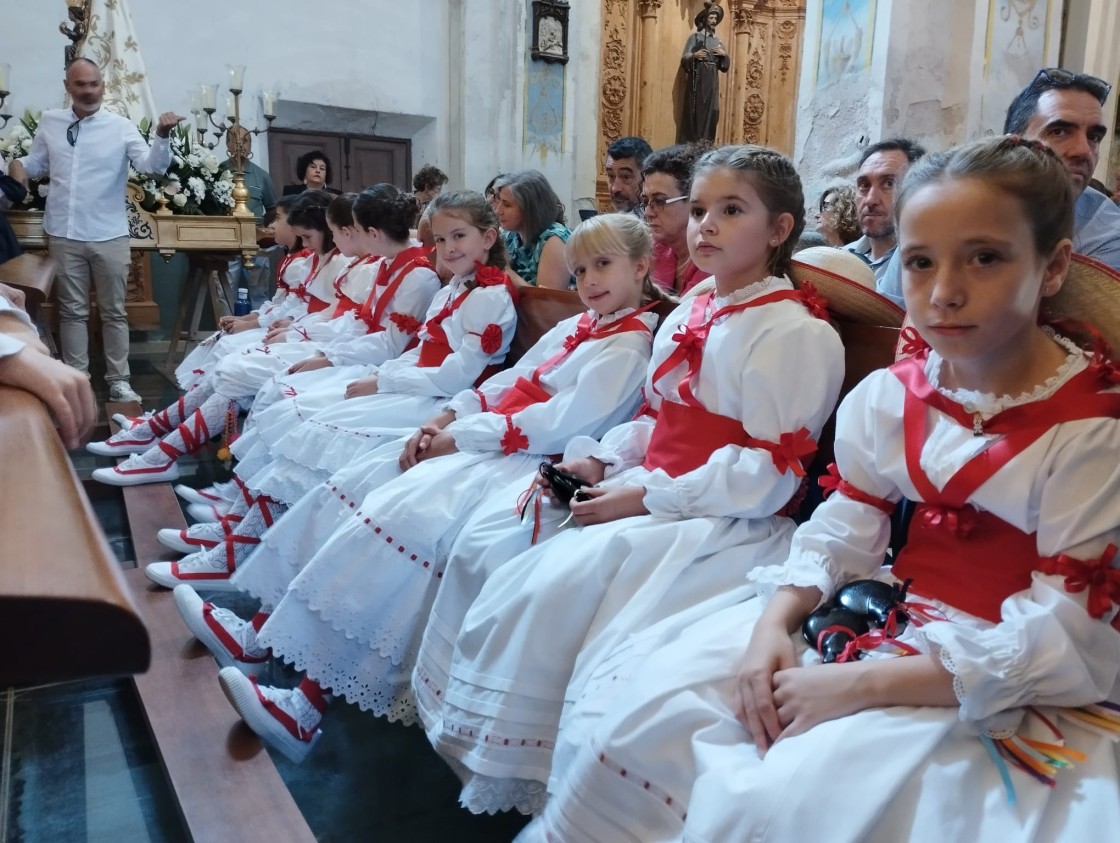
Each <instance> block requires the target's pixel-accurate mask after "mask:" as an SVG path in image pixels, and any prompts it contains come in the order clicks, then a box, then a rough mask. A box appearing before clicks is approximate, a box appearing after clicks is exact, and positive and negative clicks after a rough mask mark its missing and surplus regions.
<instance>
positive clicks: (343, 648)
mask: <svg viewBox="0 0 1120 843" xmlns="http://www.w3.org/2000/svg"><path fill="white" fill-rule="evenodd" d="M656 322H657V317H656V316H655V315H653V314H650V313H635V312H633V311H629V312H627V313H624V314H616V315H612V316H610V317H607V318H605V319H601V320H600V319H597V318H596V317H594V316H593V315H592V314H590V313H587V314H584V315H582V316H578V317H572V318H571V319H568V320H566V321H564V322H562V323H560V324H559V325H557V326H556V327H554V328H553V329H552V330H551V331H549V332H548V333H547V334H545V336H544V337H542V338H541V340H540V341H539V342H538V343H536V345H534V346H533V348H532V349H530V350H529V351H528V352H527V353H526V355H525V357H524V358H523V359H522V360H521V361H520V362H519V364H518V365H517V366H515V367H513V368H511V369H508V370H505V371H503V372H500V373H498V374H496V375H494V376H493V377H491V378H490V379H488V380H487V381H486V382H485V383H483V384H482V385H481V386H480V387H479V388H478V389H476V390H466V391H464V392H461V393H460V394H459V395H458V396H456V397H455V398H454V399H452V401H451V402H449V404H448V407H449V408H450V409H453V410H454V411H455V412H456V415H457V417H456V420H455V421H454V422H452V423H451V424H450V425H449V426H448V427H447V432H448V433H450V434H453V435H454V437H455V442H456V446H457V447H458V449H459V451H458V453H453V454H449V455H446V456H441V457H438V458H435V459H431V460H427V461H424V462H421V463H420V464H419V465H418V466H416V467H414V468H412V469H410V470H409V471H408V472H406V473H405V474H403V475H401V474H400V470H399V468H398V465H397V458H398V457H399V455H400V449H401V447H402V443H400V442H399V441H398V442H396V443H394V444H395V446H396V447H395V448H386V449H384V450H386V451H388V453H381V452H374V454H373V455H372V458H367V459H365V460H362V462H363V463H364V464H365V472H364V473H365V474H366V476H367V477H369V478H373V480H372V482H373V483H374V484H375V488H374V490H373V491H371V492H370V494H369V495H368V496H366V497H365V499H364V500H363V499H361V498H359V499H358V500H357V503H358V505H357V506H356V507H355V508H350V507H348V506H346V505H345V503H344V502H342V501H338V505H337V506H335V505H333V504H332V505H330V506H328V508H327V511H326V512H323V511H319V512H318V513H316V515H315V518H316V520H317V521H320V522H321V521H323V519H324V518H326V517H327V516H331V515H332V514H333V516H334V517H333V520H334V521H335V522H336V529H335V530H334V533H333V535H331V536H330V538H329V539H327V540H326V541H325V542H322V543H321V544H320V545H319V548H318V553H317V554H316V555H315V556H314V558H311V559H310V561H309V562H308V564H307V566H306V567H305V568H304V569H303V572H302V574H300V575H299V577H298V578H296V579H295V581H294V582H292V584H291V588H290V589H288V591H287V594H286V596H285V597H284V599H283V600H282V601H280V602H279V605H278V606H277V608H276V609H275V611H274V612H273V614H272V616H271V617H270V618H269V620H268V622H267V623H266V624H265V625H264V627H263V628H262V629H261V630H260V637H259V641H260V642H261V643H262V646H268V647H271V648H272V651H273V653H274V654H275V655H277V656H279V657H281V658H283V659H285V660H286V661H290V662H292V663H294V664H295V666H296V667H297V668H299V669H301V670H304V671H306V672H307V675H308V676H309V677H311V678H312V679H314V680H315V681H317V682H318V683H320V684H321V685H322V686H323V687H327V688H331V689H332V690H333V691H334V692H335V693H336V694H341V695H343V696H344V697H346V699H348V700H349V701H351V702H354V703H356V704H357V705H359V706H361V707H362V708H363V709H367V710H370V711H372V712H373V713H375V714H377V715H381V716H387V717H389V718H390V719H392V720H402V721H404V722H406V723H411V722H414V721H415V720H416V709H415V704H414V702H413V698H412V693H411V687H410V686H411V683H410V676H411V673H412V667H413V661H414V659H415V654H416V651H417V649H418V648H419V644H420V636H421V633H422V632H423V629H424V622H425V620H426V618H427V615H428V610H429V609H430V607H431V604H432V600H433V599H434V598H435V594H436V591H437V589H438V588H439V585H440V582H441V580H442V579H443V577H444V567H445V564H446V561H447V552H448V549H449V548H450V546H451V543H452V542H453V541H454V539H455V536H456V535H457V534H458V532H459V530H460V529H461V528H462V525H463V523H464V522H465V521H466V520H467V518H468V516H469V515H470V512H471V511H472V507H473V505H474V504H475V503H476V502H477V501H478V500H480V499H482V498H485V497H486V496H487V495H488V494H489V492H490V491H491V490H493V489H495V488H501V487H503V486H505V485H506V484H508V483H510V482H512V481H514V480H518V479H521V478H524V477H525V476H526V474H529V473H531V472H533V471H535V470H536V469H537V467H538V466H539V465H540V463H541V461H542V460H547V459H548V457H547V455H548V454H550V453H557V452H559V451H562V450H563V448H564V445H565V444H566V443H567V441H568V440H569V439H571V438H572V437H573V436H577V435H585V436H599V435H602V434H603V433H605V432H606V431H607V430H609V429H610V428H611V427H612V426H614V425H616V424H619V423H621V422H623V421H625V420H626V419H628V418H631V417H632V416H633V414H634V411H635V410H636V409H637V406H638V402H639V397H640V388H641V385H642V381H643V379H644V376H645V370H646V364H647V363H648V361H649V357H650V349H651V339H652V329H653V327H654V326H655V325H656ZM329 500H330V501H337V500H338V498H337V497H336V496H335V495H334V494H332V495H331V497H330V499H329ZM297 509H298V507H297ZM293 512H294V510H293ZM290 514H291V513H289V516H290ZM289 516H285V519H287V518H288V517H289ZM285 519H282V522H283V521H284V520H285ZM278 529H279V525H278ZM294 573H295V571H294V569H293V567H292V566H291V565H281V566H277V565H276V564H275V560H274V559H272V558H271V557H270V556H269V555H268V552H267V547H266V549H265V550H264V551H262V552H260V553H257V554H255V555H254V556H252V557H250V559H249V560H247V561H246V562H245V563H243V564H242V565H241V566H240V567H239V568H238V570H237V572H236V573H235V574H234V579H233V581H234V583H235V584H237V585H239V586H243V587H246V588H247V589H248V590H249V591H252V592H254V593H258V594H262V595H263V594H270V595H271V594H275V593H276V590H277V589H276V586H277V585H278V583H277V582H276V580H277V578H278V577H283V576H288V577H291V576H292V575H293V574H294Z"/></svg>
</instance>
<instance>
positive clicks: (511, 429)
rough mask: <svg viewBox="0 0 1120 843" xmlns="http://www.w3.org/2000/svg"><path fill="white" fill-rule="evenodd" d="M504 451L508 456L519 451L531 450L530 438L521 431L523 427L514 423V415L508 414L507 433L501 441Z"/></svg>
mask: <svg viewBox="0 0 1120 843" xmlns="http://www.w3.org/2000/svg"><path fill="white" fill-rule="evenodd" d="M500 444H501V446H502V453H503V454H505V455H506V456H507V457H508V456H509V455H510V454H516V453H517V452H518V451H527V450H529V438H528V437H527V436H526V435H525V434H524V433H522V432H521V428H520V427H518V426H517V425H515V424H514V423H513V416H510V415H507V416H506V435H505V436H503V437H502V441H501V443H500Z"/></svg>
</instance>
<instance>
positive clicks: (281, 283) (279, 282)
mask: <svg viewBox="0 0 1120 843" xmlns="http://www.w3.org/2000/svg"><path fill="white" fill-rule="evenodd" d="M310 254H311V250H310V249H300V250H299V251H298V252H293V253H292V254H290V255H285V256H284V260H282V261H280V269H279V271H278V272H277V273H276V286H277V287H281V288H283V289H284V290H291V289H292V285H291V284H289V283H288V282H287V281H285V280H284V272H285V271H286V270H287V269H288V267H289V266H291V263H292V261H294V260H295V259H296V258H306V257H307V256H308V255H310Z"/></svg>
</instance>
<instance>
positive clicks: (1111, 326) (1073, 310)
mask: <svg viewBox="0 0 1120 843" xmlns="http://www.w3.org/2000/svg"><path fill="white" fill-rule="evenodd" d="M1042 318H1043V319H1044V320H1050V319H1059V320H1060V319H1067V320H1071V321H1074V322H1081V323H1083V324H1085V325H1090V326H1092V328H1093V329H1094V330H1095V331H1096V332H1097V333H1098V334H1100V335H1101V336H1102V337H1104V339H1105V342H1107V343H1108V344H1109V345H1110V346H1112V356H1113V359H1120V272H1117V271H1116V270H1114V269H1112V268H1111V267H1109V266H1106V265H1105V264H1103V263H1100V262H1099V261H1095V260H1093V259H1092V258H1087V257H1085V256H1084V255H1074V256H1073V261H1072V262H1071V263H1070V265H1069V272H1068V273H1066V280H1065V282H1064V283H1063V284H1062V288H1061V289H1060V290H1059V291H1058V292H1057V293H1055V294H1054V295H1052V296H1048V297H1046V298H1044V299H1043V300H1042ZM1074 333H1076V332H1074ZM1074 339H1076V340H1078V341H1080V342H1084V343H1086V344H1087V345H1088V346H1090V347H1091V346H1092V342H1093V338H1092V337H1091V336H1075V337H1074Z"/></svg>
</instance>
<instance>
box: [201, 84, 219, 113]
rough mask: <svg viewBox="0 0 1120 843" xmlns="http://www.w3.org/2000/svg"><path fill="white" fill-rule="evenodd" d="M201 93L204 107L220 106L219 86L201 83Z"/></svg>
mask: <svg viewBox="0 0 1120 843" xmlns="http://www.w3.org/2000/svg"><path fill="white" fill-rule="evenodd" d="M199 94H200V95H201V96H202V107H203V108H210V109H214V108H217V107H218V86H217V85H200V86H199Z"/></svg>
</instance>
